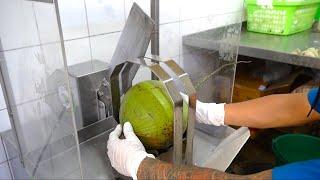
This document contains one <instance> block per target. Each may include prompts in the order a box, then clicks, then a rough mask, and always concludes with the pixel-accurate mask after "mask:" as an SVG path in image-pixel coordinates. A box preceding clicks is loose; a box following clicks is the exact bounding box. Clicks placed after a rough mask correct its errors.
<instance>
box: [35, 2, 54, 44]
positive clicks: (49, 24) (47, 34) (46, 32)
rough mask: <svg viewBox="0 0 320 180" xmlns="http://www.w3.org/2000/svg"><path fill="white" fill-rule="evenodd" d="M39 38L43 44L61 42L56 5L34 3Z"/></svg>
mask: <svg viewBox="0 0 320 180" xmlns="http://www.w3.org/2000/svg"><path fill="white" fill-rule="evenodd" d="M34 11H35V15H36V20H37V24H38V30H39V37H40V41H41V43H42V44H45V43H49V42H57V41H60V36H59V30H58V24H57V17H56V13H55V9H54V5H52V4H47V3H34Z"/></svg>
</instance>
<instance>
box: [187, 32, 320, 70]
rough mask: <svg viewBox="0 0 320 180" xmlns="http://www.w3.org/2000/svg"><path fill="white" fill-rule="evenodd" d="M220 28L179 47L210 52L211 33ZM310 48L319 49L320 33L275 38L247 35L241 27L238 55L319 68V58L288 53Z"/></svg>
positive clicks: (190, 37) (213, 45)
mask: <svg viewBox="0 0 320 180" xmlns="http://www.w3.org/2000/svg"><path fill="white" fill-rule="evenodd" d="M220 29H221V30H223V29H224V27H221V28H218V29H214V30H209V31H204V32H200V33H196V34H191V35H188V36H184V37H183V44H184V45H188V46H192V47H195V48H204V49H210V50H213V49H215V48H217V39H214V37H217V36H215V35H214V33H219V32H220ZM218 41H219V40H218ZM220 43H221V42H220ZM226 43H230V42H226ZM234 43H237V42H234ZM310 47H316V48H319V47H320V33H313V32H311V30H308V31H304V32H301V33H297V34H294V35H290V36H276V35H268V34H260V33H254V32H248V31H247V30H246V27H243V28H242V33H241V39H240V45H239V55H244V56H248V57H254V58H259V59H265V60H271V61H276V62H282V63H287V64H293V65H298V66H303V67H310V68H314V69H320V59H317V58H312V57H305V56H299V55H294V54H292V53H291V52H292V51H293V50H295V49H297V48H299V49H301V50H305V49H307V48H310Z"/></svg>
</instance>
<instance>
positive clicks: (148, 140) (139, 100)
mask: <svg viewBox="0 0 320 180" xmlns="http://www.w3.org/2000/svg"><path fill="white" fill-rule="evenodd" d="M187 107H188V106H187V105H186V103H183V108H184V113H183V131H185V130H186V127H187V116H188V112H187ZM173 116H174V115H173V104H172V102H171V101H170V96H169V94H168V92H167V90H166V88H165V86H164V84H163V83H162V82H160V81H155V80H150V81H143V82H141V83H138V84H136V85H134V86H133V87H131V88H130V89H129V90H128V91H127V93H126V94H125V95H124V97H123V100H122V102H121V106H120V117H119V118H120V122H121V124H124V123H125V122H130V123H131V124H132V127H133V129H134V132H135V134H136V135H137V136H138V137H139V139H140V140H141V142H142V143H143V144H144V146H145V147H146V148H147V149H164V148H167V147H169V146H170V145H171V144H172V142H173V125H174V122H173Z"/></svg>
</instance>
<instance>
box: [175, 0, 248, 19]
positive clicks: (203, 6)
mask: <svg viewBox="0 0 320 180" xmlns="http://www.w3.org/2000/svg"><path fill="white" fill-rule="evenodd" d="M243 2H244V0H228V1H221V0H197V1H196V2H195V1H183V3H180V5H181V11H180V12H181V14H180V18H181V20H187V19H194V18H199V17H206V16H212V15H216V14H225V13H228V12H234V11H239V10H242V6H243Z"/></svg>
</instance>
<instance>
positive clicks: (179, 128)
mask: <svg viewBox="0 0 320 180" xmlns="http://www.w3.org/2000/svg"><path fill="white" fill-rule="evenodd" d="M148 60H149V61H150V60H152V61H153V62H155V63H153V62H150V63H149V64H148V63H147V62H146V59H135V60H129V61H125V62H124V63H121V64H119V65H117V66H116V67H115V68H114V70H113V72H112V73H111V77H110V82H111V93H112V104H113V116H114V118H115V119H116V120H117V121H119V110H120V97H121V95H123V94H124V93H125V92H126V90H127V89H128V87H129V86H127V85H131V84H132V79H133V78H134V76H135V74H136V71H133V74H131V75H130V76H128V75H127V74H128V72H132V71H131V70H132V69H133V68H136V67H140V66H143V67H147V68H149V69H150V71H151V72H152V73H154V74H155V75H156V76H157V78H159V80H160V81H161V82H162V83H163V84H164V85H165V87H166V90H167V91H168V93H169V95H170V98H171V100H172V103H173V105H174V139H173V141H174V145H173V151H174V152H173V162H174V164H178V165H179V164H183V163H184V162H183V160H182V157H183V156H182V154H183V153H182V152H183V151H182V136H183V119H182V118H183V116H182V113H183V112H182V111H183V100H182V97H181V95H180V91H179V90H178V88H177V86H176V84H175V82H174V78H173V77H172V76H170V75H169V73H167V72H166V71H165V70H164V69H163V68H162V67H161V66H160V65H161V64H164V65H166V66H167V67H169V68H170V69H171V70H172V71H173V72H174V73H175V75H177V76H178V78H179V80H180V81H181V82H182V84H183V86H184V88H185V91H186V93H187V95H188V96H189V102H190V103H189V112H188V114H189V115H188V131H187V149H186V156H185V157H186V162H187V164H190V165H191V164H192V154H193V136H194V123H195V108H196V107H195V99H196V91H195V88H194V86H193V84H192V83H191V80H190V78H189V76H188V74H187V73H185V72H184V71H183V70H182V69H181V68H180V67H179V65H178V64H176V63H175V62H174V61H173V60H162V59H160V58H159V57H158V56H155V57H153V58H152V59H148ZM123 75H124V76H123ZM119 82H126V84H125V85H124V86H122V87H121V86H120V83H119ZM193 102H194V103H193Z"/></svg>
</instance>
